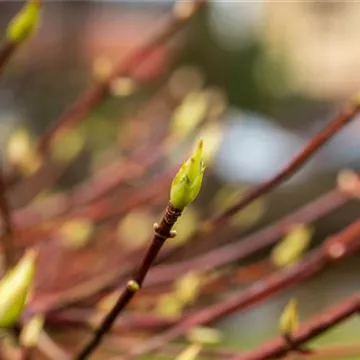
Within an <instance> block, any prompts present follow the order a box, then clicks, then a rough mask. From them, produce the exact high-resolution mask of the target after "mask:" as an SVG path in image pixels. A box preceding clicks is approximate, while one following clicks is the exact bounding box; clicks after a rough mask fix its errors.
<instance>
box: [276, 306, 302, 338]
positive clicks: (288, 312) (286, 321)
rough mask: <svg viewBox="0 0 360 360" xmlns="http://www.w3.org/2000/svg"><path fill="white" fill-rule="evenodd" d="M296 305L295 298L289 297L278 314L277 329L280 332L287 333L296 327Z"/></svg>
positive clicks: (297, 319)
mask: <svg viewBox="0 0 360 360" xmlns="http://www.w3.org/2000/svg"><path fill="white" fill-rule="evenodd" d="M298 323H299V318H298V305H297V300H296V299H291V300H290V301H289V303H288V304H287V305H286V307H285V309H284V311H283V313H282V314H281V316H280V321H279V329H280V332H281V334H283V335H289V334H291V333H292V332H293V331H294V330H296V328H297V327H298Z"/></svg>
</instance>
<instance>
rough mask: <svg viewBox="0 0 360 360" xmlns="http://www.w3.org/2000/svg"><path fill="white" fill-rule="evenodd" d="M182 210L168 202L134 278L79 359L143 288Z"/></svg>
mask: <svg viewBox="0 0 360 360" xmlns="http://www.w3.org/2000/svg"><path fill="white" fill-rule="evenodd" d="M181 212H182V211H181V210H178V209H175V208H174V207H173V206H172V205H171V204H168V206H167V207H166V210H165V214H164V215H163V218H162V220H161V222H160V224H159V225H158V224H156V226H154V231H155V233H154V237H153V240H152V242H151V245H150V247H149V249H148V250H147V252H146V254H145V257H144V258H143V260H142V263H141V265H140V267H139V269H138V271H137V272H136V274H135V275H134V277H133V279H132V280H130V281H129V282H128V283H127V285H126V287H125V289H124V291H123V292H122V294H121V295H120V297H119V299H118V300H117V302H116V304H115V306H114V307H113V308H112V310H111V311H110V312H109V313H108V314H107V315H106V317H105V319H104V320H103V321H102V323H101V324H100V326H99V327H98V328H97V329H96V331H95V333H94V336H93V337H92V339H91V340H90V341H89V342H88V343H87V344H86V345H85V347H84V348H83V349H82V350H81V352H80V353H79V354H78V355H77V356H76V359H77V360H84V359H87V358H88V356H89V355H90V354H91V353H92V352H93V351H94V350H95V349H96V347H97V346H98V345H99V344H100V342H101V340H102V339H103V337H104V336H105V335H106V333H107V332H108V331H109V330H110V329H111V327H112V325H113V323H114V322H115V320H116V318H117V317H118V316H119V314H120V313H121V312H122V311H123V310H124V309H125V307H126V306H127V305H128V304H129V302H130V301H131V299H132V298H133V297H134V295H135V294H136V292H137V291H138V290H139V289H140V288H141V286H142V284H143V282H144V279H145V276H146V274H147V272H148V271H149V269H150V266H151V265H152V263H153V261H154V260H155V259H156V257H157V255H158V253H159V251H160V249H161V247H162V246H163V244H164V242H165V241H166V240H167V239H168V238H169V237H173V236H175V235H174V233H173V232H172V227H173V225H174V224H175V222H176V220H177V219H178V218H179V216H180V215H181Z"/></svg>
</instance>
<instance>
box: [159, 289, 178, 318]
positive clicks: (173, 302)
mask: <svg viewBox="0 0 360 360" xmlns="http://www.w3.org/2000/svg"><path fill="white" fill-rule="evenodd" d="M182 308H183V304H182V302H181V301H179V300H178V299H177V297H176V296H174V295H173V294H164V295H162V296H160V297H159V300H158V301H157V304H156V308H155V313H156V315H158V316H163V317H172V316H177V315H180V314H181V312H182Z"/></svg>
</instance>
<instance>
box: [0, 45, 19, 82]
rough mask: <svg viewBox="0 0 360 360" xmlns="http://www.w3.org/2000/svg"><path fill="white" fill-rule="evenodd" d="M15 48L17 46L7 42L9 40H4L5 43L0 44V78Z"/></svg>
mask: <svg viewBox="0 0 360 360" xmlns="http://www.w3.org/2000/svg"><path fill="white" fill-rule="evenodd" d="M16 48H17V44H16V43H14V42H12V41H9V40H5V42H4V43H2V44H1V46H0V76H1V75H2V73H3V72H4V70H5V67H6V64H7V63H8V61H9V60H10V58H11V55H12V54H13V53H14V52H15V50H16Z"/></svg>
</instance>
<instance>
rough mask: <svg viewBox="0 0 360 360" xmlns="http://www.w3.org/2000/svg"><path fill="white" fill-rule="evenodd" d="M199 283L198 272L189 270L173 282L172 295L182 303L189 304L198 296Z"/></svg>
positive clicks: (200, 280) (200, 281) (200, 282)
mask: <svg viewBox="0 0 360 360" xmlns="http://www.w3.org/2000/svg"><path fill="white" fill-rule="evenodd" d="M201 284H202V279H201V277H200V274H198V273H196V272H194V271H189V272H188V273H186V274H185V275H184V276H182V277H180V278H179V279H178V280H177V281H176V282H175V285H174V286H175V290H174V295H175V297H176V298H177V299H178V300H179V301H181V303H182V304H183V305H187V304H190V303H192V302H193V301H195V300H196V298H197V297H198V295H199V292H200V288H201Z"/></svg>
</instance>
